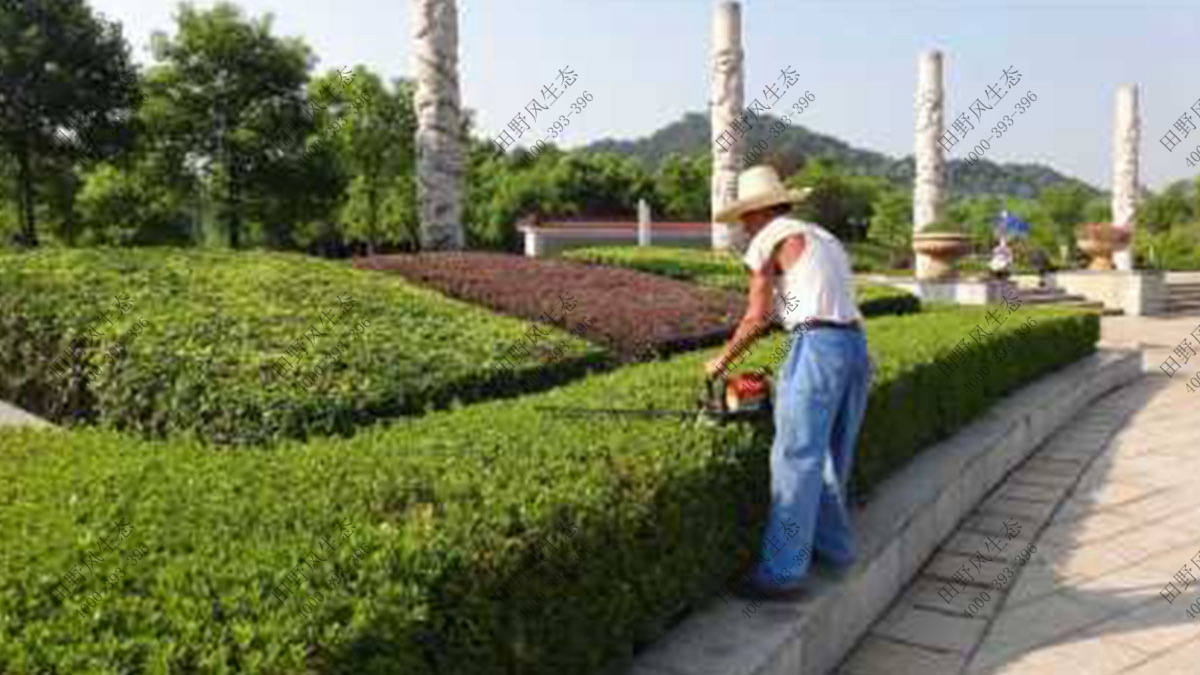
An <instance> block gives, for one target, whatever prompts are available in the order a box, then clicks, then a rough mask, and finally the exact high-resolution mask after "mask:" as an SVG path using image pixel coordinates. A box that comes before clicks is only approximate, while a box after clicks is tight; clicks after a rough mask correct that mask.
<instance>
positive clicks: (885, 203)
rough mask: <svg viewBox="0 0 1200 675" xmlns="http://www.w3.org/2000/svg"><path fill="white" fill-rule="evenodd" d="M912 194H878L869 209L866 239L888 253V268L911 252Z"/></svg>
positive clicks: (891, 191)
mask: <svg viewBox="0 0 1200 675" xmlns="http://www.w3.org/2000/svg"><path fill="white" fill-rule="evenodd" d="M912 212H913V203H912V192H910V191H908V190H897V189H889V190H883V191H881V193H880V195H879V196H878V197H877V198H876V200H875V202H874V204H873V205H872V209H871V222H870V227H869V229H868V230H867V238H868V239H870V240H871V241H874V242H877V243H879V244H881V245H883V246H885V247H887V250H888V267H894V266H895V265H896V263H897V261H898V260H899V259H901V258H903V257H905V256H907V255H909V253H910V252H911V249H912Z"/></svg>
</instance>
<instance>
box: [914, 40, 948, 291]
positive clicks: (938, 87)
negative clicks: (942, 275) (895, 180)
mask: <svg viewBox="0 0 1200 675" xmlns="http://www.w3.org/2000/svg"><path fill="white" fill-rule="evenodd" d="M943 97H944V92H943V88H942V53H941V52H939V51H936V50H935V51H927V52H923V53H922V54H921V55H920V56H919V57H918V58H917V91H916V96H915V98H914V103H915V106H914V109H915V113H916V114H915V118H916V125H915V144H914V148H913V159H914V164H915V172H914V173H915V175H914V177H913V234H914V235H915V234H917V233H920V232H923V231H925V230H927V229H928V228H929V226H930V225H931V224H933V223H936V222H938V221H940V220H941V217H942V208H943V205H944V204H945V189H946V160H945V158H944V157H943V155H942V152H943V149H942V146H941V145H940V144H939V143H938V140H939V139H940V138H941V137H942V133H943V121H942V115H943ZM931 263H932V261H931V259H930V258H929V256H928V255H926V254H924V253H917V254H916V277H917V279H924V278H926V277H927V276H929V274H930V272H931V268H932V267H933V265H932V264H931Z"/></svg>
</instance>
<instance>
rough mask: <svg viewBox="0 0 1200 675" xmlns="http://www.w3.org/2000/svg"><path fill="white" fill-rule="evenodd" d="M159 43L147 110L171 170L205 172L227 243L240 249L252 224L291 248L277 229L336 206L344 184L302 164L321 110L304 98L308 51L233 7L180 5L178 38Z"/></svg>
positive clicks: (162, 39) (322, 170)
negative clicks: (259, 224) (197, 168)
mask: <svg viewBox="0 0 1200 675" xmlns="http://www.w3.org/2000/svg"><path fill="white" fill-rule="evenodd" d="M153 46H154V51H155V55H156V57H157V58H158V59H159V60H160V61H161V65H159V66H158V68H157V69H156V73H155V77H154V78H153V79H152V80H151V81H150V82H149V83H148V85H147V86H148V88H150V90H151V92H150V93H151V100H150V101H149V102H148V104H147V106H146V107H147V108H149V109H150V110H151V111H153V113H154V118H155V119H154V120H153V122H154V124H155V125H156V126H157V127H158V128H159V129H160V130H161V131H162V133H161V134H160V136H159V141H160V145H159V148H158V149H159V150H160V151H162V152H164V153H165V154H166V155H167V156H169V157H170V158H172V160H173V162H172V163H176V164H178V165H184V164H185V163H186V164H189V165H192V164H194V165H199V166H204V167H206V170H205V171H204V174H205V176H206V178H204V181H205V183H206V184H207V189H208V191H209V193H210V194H211V195H212V200H213V201H214V203H215V205H216V209H215V211H216V218H217V220H218V221H220V222H221V223H222V225H221V227H222V229H223V232H222V233H221V235H222V237H223V239H225V241H227V242H228V245H229V246H231V247H233V248H237V247H239V246H240V245H241V243H242V238H243V233H244V230H245V229H246V228H247V223H248V221H250V220H252V219H256V220H258V221H260V222H266V223H268V225H267V226H266V228H265V229H264V230H263V232H264V236H265V237H267V238H268V239H269V240H270V241H271V242H272V243H275V244H276V245H286V244H287V243H288V239H289V233H288V232H279V231H277V230H272V229H271V227H272V225H274V224H275V223H290V222H291V221H292V220H293V219H295V218H298V217H301V214H302V213H303V212H305V211H308V212H309V213H313V212H317V213H319V212H320V211H322V210H326V209H329V208H332V206H333V203H332V202H333V198H334V197H335V196H336V194H337V193H338V192H340V190H341V188H342V185H343V183H339V181H338V180H337V175H336V173H335V172H333V171H332V170H331V169H330V168H329V167H327V166H322V165H321V164H320V162H311V161H310V162H302V161H301V159H302V157H303V152H304V149H305V139H306V136H307V134H308V133H309V132H311V131H312V129H313V127H315V126H316V125H317V124H318V123H319V122H320V120H321V119H322V118H321V117H320V116H319V114H318V113H319V112H323V111H320V109H319V106H320V105H323V104H322V103H320V102H319V101H315V100H312V99H309V98H307V97H306V96H305V84H306V83H307V81H308V78H307V70H308V66H309V61H310V59H311V54H310V51H309V49H308V47H306V46H305V45H304V44H303V43H302V42H300V41H299V40H296V39H279V38H276V37H274V36H272V35H271V17H270V16H269V15H268V16H267V17H265V18H264V19H261V20H250V21H247V20H245V19H243V17H242V15H241V12H240V10H239V9H238V8H236V7H235V6H233V5H230V4H227V3H221V4H218V5H216V6H215V7H214V8H213V9H212V10H211V11H200V10H196V9H195V8H193V7H191V6H189V5H181V6H180V10H179V15H178V21H177V33H176V35H175V36H174V37H173V38H168V37H167V36H166V35H163V34H161V33H159V34H156V35H155V36H154V41H153ZM185 160H186V162H185Z"/></svg>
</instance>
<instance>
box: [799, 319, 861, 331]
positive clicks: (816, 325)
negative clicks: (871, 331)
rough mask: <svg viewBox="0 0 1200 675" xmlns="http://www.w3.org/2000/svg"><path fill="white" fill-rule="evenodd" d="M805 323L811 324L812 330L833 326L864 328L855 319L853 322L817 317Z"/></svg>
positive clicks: (838, 328) (835, 328)
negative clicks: (839, 321)
mask: <svg viewBox="0 0 1200 675" xmlns="http://www.w3.org/2000/svg"><path fill="white" fill-rule="evenodd" d="M805 325H808V326H810V330H811V329H814V328H832V329H834V330H856V331H861V330H862V326H860V325H859V324H858V322H857V321H854V322H851V323H838V322H837V321H825V320H823V319H816V320H814V321H807V322H805Z"/></svg>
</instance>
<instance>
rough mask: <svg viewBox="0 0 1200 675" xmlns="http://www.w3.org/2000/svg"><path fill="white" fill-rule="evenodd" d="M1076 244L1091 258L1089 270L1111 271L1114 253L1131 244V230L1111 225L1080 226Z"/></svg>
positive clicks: (1090, 224)
mask: <svg viewBox="0 0 1200 675" xmlns="http://www.w3.org/2000/svg"><path fill="white" fill-rule="evenodd" d="M1075 243H1076V244H1078V245H1079V250H1080V251H1083V253H1084V255H1086V256H1087V257H1088V258H1091V262H1090V263H1088V266H1087V268H1088V269H1089V270H1111V269H1115V268H1114V267H1113V260H1112V254H1113V251H1117V250H1120V249H1122V248H1124V247H1125V245H1126V244H1128V243H1129V230H1128V229H1125V228H1121V227H1114V226H1113V225H1112V224H1111V223H1088V224H1087V225H1080V226H1079V231H1078V232H1077V233H1076V241H1075Z"/></svg>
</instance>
